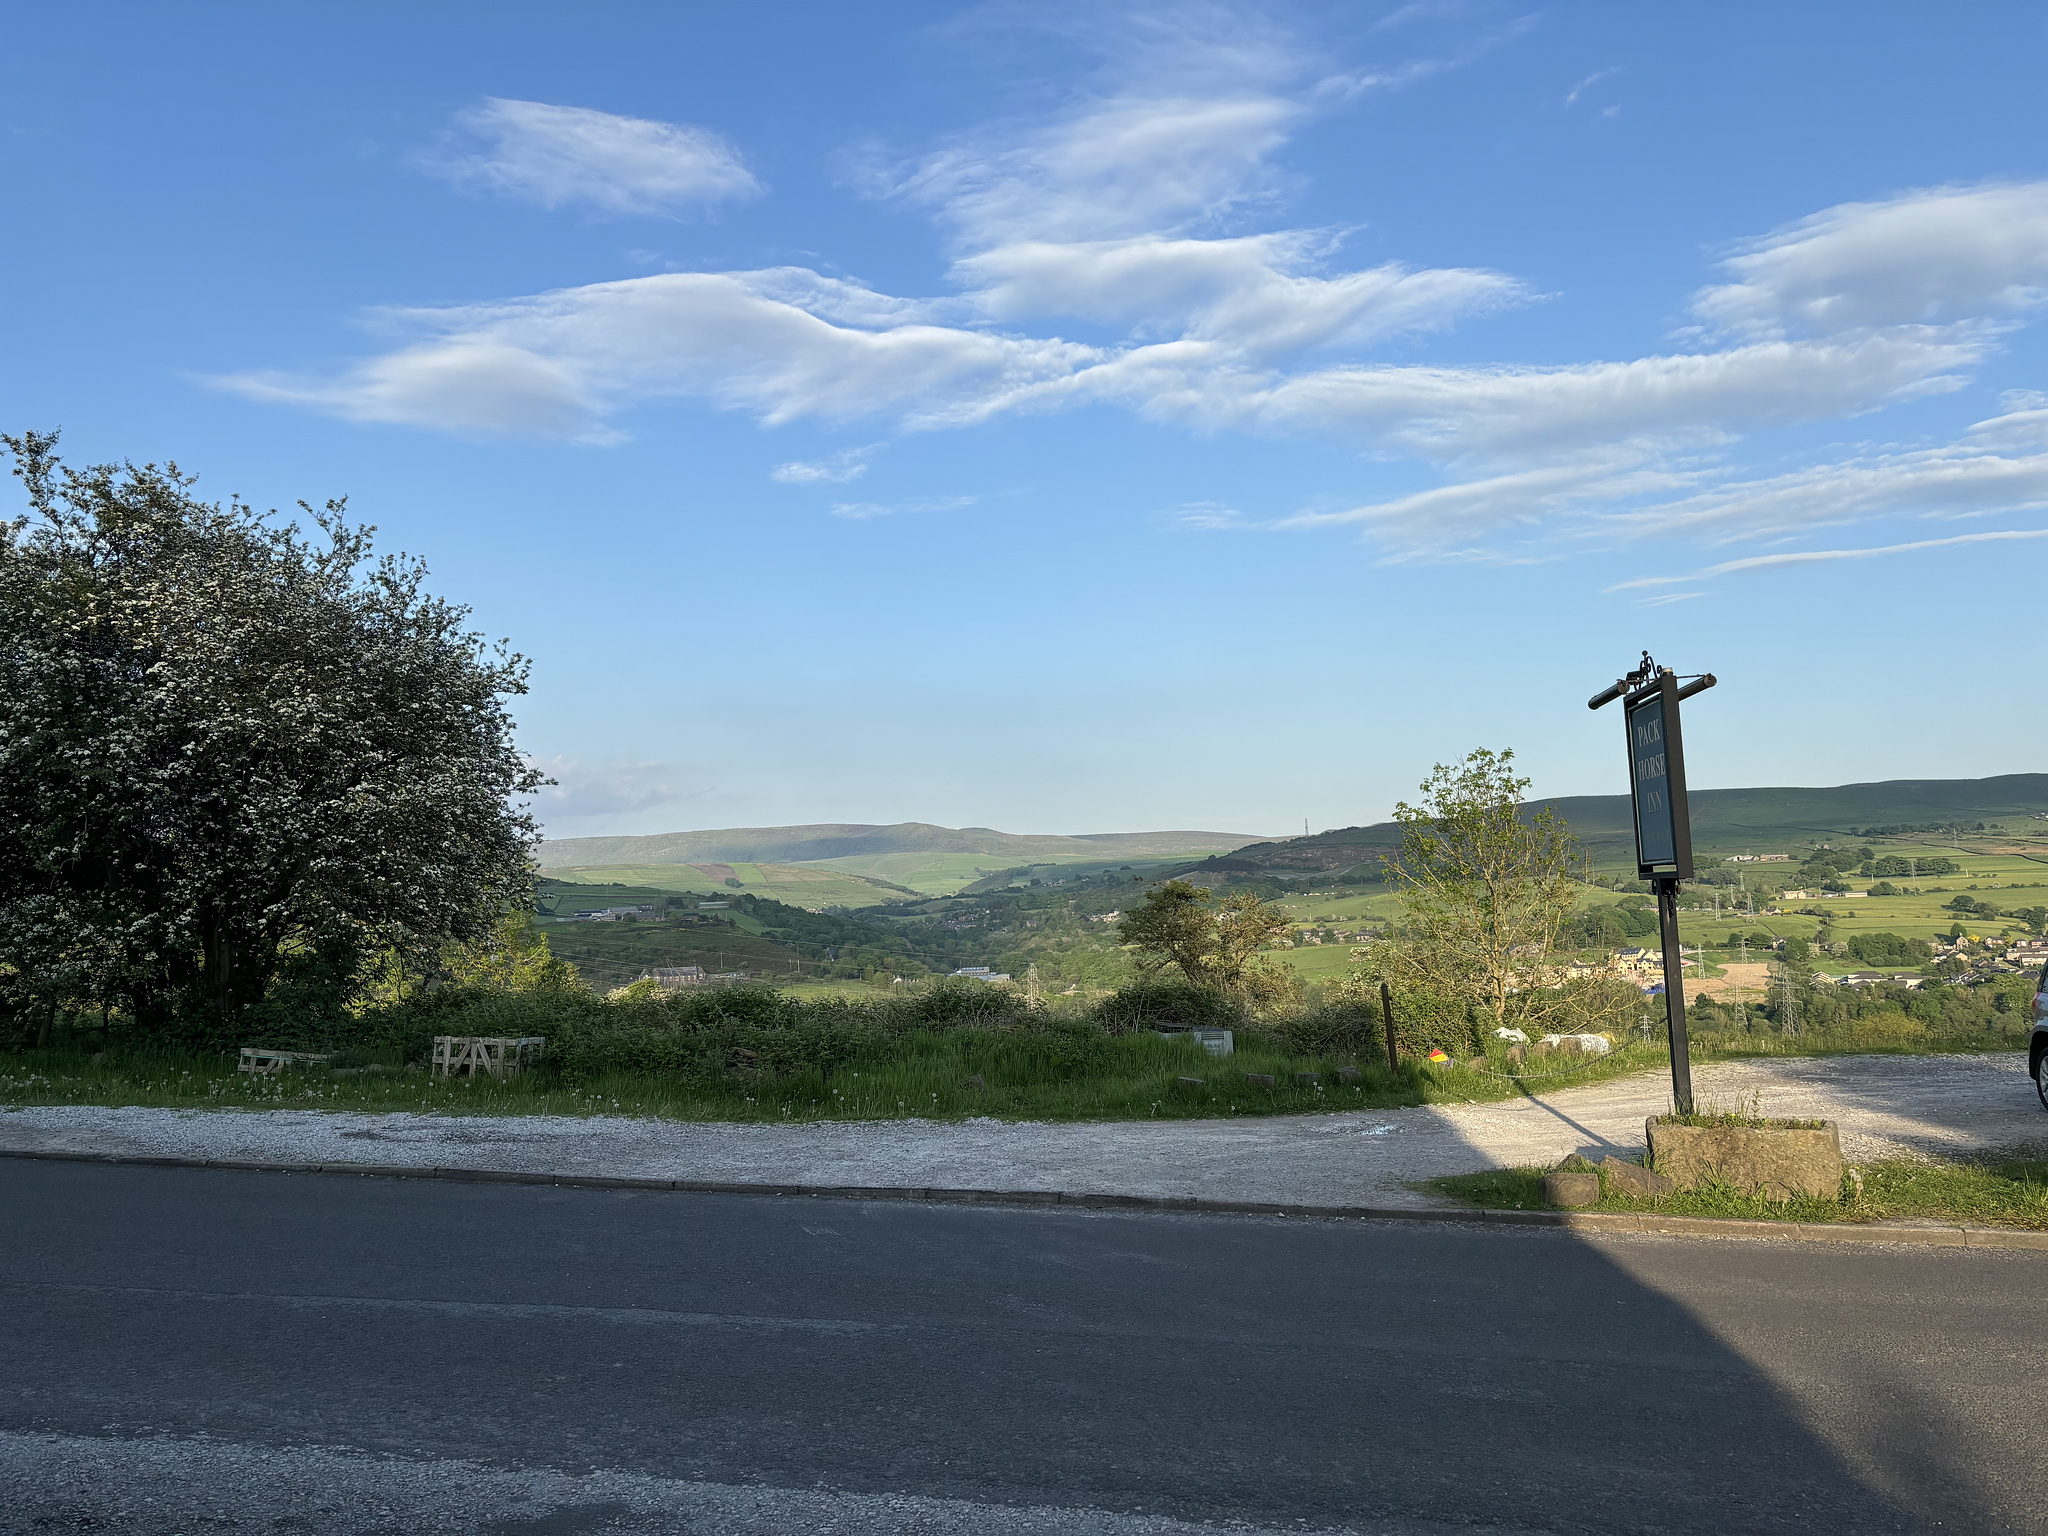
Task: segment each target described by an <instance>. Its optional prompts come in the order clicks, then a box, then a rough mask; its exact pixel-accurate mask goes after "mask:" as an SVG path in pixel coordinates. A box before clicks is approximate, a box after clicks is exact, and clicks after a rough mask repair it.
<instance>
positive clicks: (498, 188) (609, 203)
mask: <svg viewBox="0 0 2048 1536" xmlns="http://www.w3.org/2000/svg"><path fill="white" fill-rule="evenodd" d="M455 130H456V131H455V132H454V133H453V134H452V135H450V137H449V138H448V139H447V141H445V142H444V143H442V144H441V145H440V146H439V147H437V148H436V149H433V150H430V151H427V152H424V153H422V154H421V155H419V156H418V157H417V158H418V162H419V164H420V166H421V168H422V169H424V170H427V171H429V172H431V173H433V174H434V175H436V176H441V177H443V178H445V179H447V180H449V181H452V182H454V183H456V184H457V185H458V186H464V187H470V188H474V189H476V190H479V191H485V192H495V193H499V194H501V195H503V196H506V197H515V198H518V199H520V200H521V201H524V202H529V203H538V204H540V206H541V207H543V208H564V207H570V206H574V205H577V204H582V205H585V206H587V207H590V208H593V209H595V210H597V211H598V212H600V213H606V214H612V215H615V216H621V217H623V216H627V215H654V216H662V217H673V216H675V215H677V214H680V213H683V212H687V211H689V210H690V209H693V208H701V207H706V206H709V205H710V204H713V203H720V202H726V201H730V200H732V199H734V198H747V197H758V196H759V195H760V194H761V193H762V191H764V190H765V189H764V188H763V187H762V185H761V183H760V182H759V181H757V180H756V179H755V177H754V174H753V172H751V171H749V170H748V169H747V168H746V166H745V165H744V164H743V163H742V162H741V160H740V157H739V153H738V151H736V150H735V149H734V148H733V147H732V146H731V145H730V144H728V143H726V141H725V140H724V139H722V138H720V137H719V136H718V135H717V134H715V133H712V132H711V131H710V130H709V129H705V128H697V127H692V126H690V125H688V124H685V123H662V122H654V121H652V120H650V119H647V118H641V117H619V116H616V115H614V114H612V113H610V112H598V111H595V110H593V109H591V108H589V107H563V106H555V105H552V104H550V103H548V102H543V101H513V100H509V99H506V98H504V97H499V96H492V97H487V98H485V99H484V100H483V101H481V102H479V103H478V104H477V105H475V106H473V107H469V108H466V109H465V110H463V111H461V112H459V113H457V114H456V116H455Z"/></svg>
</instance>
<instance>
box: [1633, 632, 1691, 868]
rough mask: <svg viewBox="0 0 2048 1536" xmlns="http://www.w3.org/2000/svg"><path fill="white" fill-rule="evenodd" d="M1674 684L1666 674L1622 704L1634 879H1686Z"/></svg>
mask: <svg viewBox="0 0 2048 1536" xmlns="http://www.w3.org/2000/svg"><path fill="white" fill-rule="evenodd" d="M1677 693H1678V680H1677V679H1676V678H1675V677H1674V676H1672V674H1671V673H1669V672H1664V673H1661V674H1660V675H1659V676H1658V679H1657V683H1656V685H1655V686H1654V687H1650V688H1646V689H1644V690H1643V691H1642V692H1641V693H1638V694H1635V695H1634V696H1633V697H1631V698H1629V699H1628V700H1627V701H1625V703H1624V706H1623V715H1624V717H1625V719H1626V721H1627V724H1628V780H1629V790H1630V794H1631V796H1632V798H1633V799H1634V801H1635V821H1636V875H1637V877H1638V878H1639V879H1644V880H1648V879H1651V878H1653V877H1655V876H1658V875H1662V876H1665V877H1666V878H1670V879H1677V880H1690V879H1691V878H1692V820H1691V818H1690V817H1689V816H1688V815H1687V814H1686V805H1685V750H1684V746H1683V743H1682V742H1681V740H1680V738H1679V733H1678V699H1677V697H1676V695H1677Z"/></svg>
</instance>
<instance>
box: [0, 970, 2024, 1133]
mask: <svg viewBox="0 0 2048 1536" xmlns="http://www.w3.org/2000/svg"><path fill="white" fill-rule="evenodd" d="M805 994H806V995H796V994H795V993H794V992H793V991H791V990H776V989H774V988H771V987H766V986H738V987H729V988H698V989H689V990H686V991H683V992H678V993H674V994H664V993H662V992H661V991H660V990H659V989H658V988H654V987H653V986H651V984H650V985H646V986H642V987H637V988H632V989H628V990H626V991H624V992H621V993H618V994H615V995H612V996H608V997H599V996H597V995H595V994H593V993H591V992H589V991H587V990H585V989H583V988H581V987H578V986H572V985H564V986H556V987H549V986H535V987H529V988H526V989H523V990H522V989H519V988H504V987H497V986H486V985H463V986H453V987H443V988H439V989H435V990H432V991H428V992H425V993H421V994H418V995H415V996H413V997H410V998H407V999H404V1000H402V1001H398V1002H394V1003H389V1004H383V1005H379V1006H377V1007H374V1008H371V1009H368V1010H365V1011H363V1012H361V1013H359V1014H355V1015H352V1016H348V1017H341V1018H331V1019H327V1020H325V1021H322V1020H317V1019H310V1018H305V1017H300V1018H298V1019H297V1021H296V1022H291V1023H283V1024H276V1023H274V1024H272V1025H270V1026H267V1027H266V1026H257V1025H253V1024H252V1025H251V1026H250V1030H249V1032H248V1033H246V1034H242V1037H241V1039H240V1040H238V1041H236V1040H234V1037H233V1036H229V1037H228V1038H227V1039H224V1040H221V1041H220V1042H219V1043H220V1044H223V1045H226V1044H228V1043H230V1041H233V1043H238V1044H249V1045H257V1046H266V1047H270V1048H275V1049H284V1050H300V1051H324V1052H329V1053H332V1055H331V1059H330V1060H329V1061H327V1062H326V1063H325V1064H324V1065H321V1066H316V1067H309V1068H302V1069H295V1070H293V1071H291V1072H288V1073H285V1074H283V1075H282V1076H279V1077H256V1076H251V1075H248V1074H242V1073H238V1072H236V1071H235V1070H234V1068H235V1058H234V1055H233V1054H232V1052H230V1051H226V1050H219V1051H212V1050H204V1051H203V1050H198V1049H186V1050H183V1051H172V1050H168V1049H167V1048H165V1047H164V1046H162V1045H160V1044H156V1043H152V1042H149V1041H147V1040H143V1039H139V1038H136V1037H135V1036H133V1035H131V1034H130V1033H128V1032H127V1031H125V1030H124V1028H123V1027H122V1024H121V1021H120V1020H119V1019H118V1018H116V1019H114V1020H112V1021H111V1022H108V1021H105V1020H99V1019H94V1018H91V1017H87V1018H85V1019H82V1020H81V1019H72V1020H68V1021H66V1022H65V1023H64V1025H63V1027H62V1028H61V1029H60V1030H58V1031H56V1032H55V1038H53V1039H50V1040H48V1041H47V1042H45V1043H43V1044H42V1045H40V1046H39V1047H38V1048H35V1049H28V1050H19V1051H15V1052H11V1053H5V1054H0V1105H8V1104H12V1105H26V1104H96V1105H129V1104H132V1105H157V1106H165V1107H179V1108H203V1107H222V1108H226V1107H238V1108H275V1107H280V1106H292V1107H298V1108H305V1109H348V1110H363V1111H373V1112H374V1111H387V1110H413V1111H443V1112H454V1113H464V1112H490V1113H554V1114H589V1113H605V1114H613V1113H616V1114H631V1115H657V1116H664V1117H671V1118H678V1119H691V1120H739V1121H762V1120H778V1121H779V1120H851V1119H862V1120H865V1119H901V1118H910V1117H923V1118H929V1119H962V1118H969V1117H973V1116H994V1117H997V1118H1002V1119H1034V1120H1121V1119H1150V1118H1168V1119H1180V1118H1208V1117H1225V1118H1227V1117H1230V1116H1234V1115H1273V1114H1310V1113H1317V1112H1323V1111H1329V1110H1336V1109H1383V1108H1393V1107H1398V1106H1405V1105H1419V1104H1427V1103H1447V1104H1449V1103H1476V1102H1483V1101H1488V1100H1499V1099H1506V1098H1513V1097H1517V1096H1522V1095H1530V1094H1549V1093H1554V1092H1557V1091H1560V1090H1563V1089H1567V1088H1572V1087H1577V1086H1581V1085H1584V1084H1588V1083H1597V1082H1602V1081H1608V1080H1611V1079H1614V1078H1618V1077H1623V1076H1627V1075H1630V1074H1633V1073H1641V1072H1657V1073H1661V1072H1663V1071H1664V1070H1665V1069H1666V1066H1667V1056H1666V1053H1665V1050H1664V1047H1663V1045H1662V1043H1661V1041H1659V1040H1657V1039H1656V1037H1655V1036H1654V1035H1653V1036H1651V1037H1650V1038H1649V1039H1642V1038H1639V1037H1631V1038H1626V1039H1624V1041H1623V1043H1622V1044H1621V1045H1620V1046H1619V1047H1618V1048H1617V1049H1616V1050H1614V1051H1613V1052H1611V1053H1609V1054H1608V1055H1605V1056H1601V1057H1593V1058H1583V1057H1576V1056H1568V1055H1559V1054H1543V1053H1540V1052H1536V1053H1532V1054H1531V1055H1530V1057H1529V1059H1528V1060H1527V1061H1526V1062H1521V1063H1518V1064H1511V1063H1510V1061H1509V1059H1508V1057H1507V1055H1506V1054H1505V1052H1506V1047H1505V1043H1504V1042H1498V1041H1497V1042H1495V1046H1496V1048H1495V1050H1494V1051H1493V1052H1492V1053H1491V1054H1489V1055H1487V1056H1469V1055H1468V1056H1464V1057H1462V1059H1460V1060H1456V1061H1451V1062H1445V1063H1439V1064H1436V1065H1429V1064H1427V1063H1426V1062H1425V1061H1424V1059H1423V1058H1424V1056H1425V1055H1426V1053H1427V1052H1428V1050H1429V1049H1430V1046H1431V1043H1432V1041H1433V1040H1434V1039H1436V1038H1439V1037H1441V1038H1451V1037H1452V1036H1453V1035H1454V1034H1455V1033H1457V1032H1464V1033H1466V1034H1467V1035H1468V1038H1469V1035H1470V1033H1472V1031H1470V1029H1469V1027H1468V1026H1467V1025H1466V1023H1465V1021H1463V1020H1462V1019H1451V1020H1449V1021H1446V1020H1445V1019H1442V1018H1436V1017H1434V1016H1433V1015H1432V1014H1431V1013H1430V1012H1429V1010H1427V1009H1426V1008H1424V1007H1422V1006H1420V1003H1419V1002H1417V1003H1414V1004H1412V1005H1411V1006H1409V1007H1407V1008H1406V1009H1403V1010H1397V1019H1398V1022H1399V1026H1400V1030H1401V1047H1402V1052H1403V1057H1404V1062H1405V1065H1404V1066H1403V1068H1402V1069H1401V1070H1400V1071H1398V1072H1396V1071H1392V1070H1390V1069H1389V1068H1388V1067H1387V1065H1386V1060H1385V1056H1384V1035H1383V1032H1382V1029H1381V1027H1380V1024H1379V1020H1378V1017H1377V1010H1376V1009H1373V1008H1366V1007H1361V1006H1360V1005H1358V1004H1357V1003H1356V1001H1355V1000H1353V1001H1345V1000H1344V999H1343V998H1342V997H1341V996H1340V997H1337V998H1334V999H1332V1000H1330V1001H1328V1002H1312V1003H1311V1004H1310V1005H1308V1006H1305V1007H1303V1008H1300V1009H1297V1010H1296V1011H1294V1012H1291V1013H1288V1014H1286V1015H1284V1016H1281V1017H1278V1018H1275V1019H1272V1020H1268V1021H1263V1022H1259V1023H1248V1022H1247V1021H1246V1020H1245V1019H1244V1018H1242V1017H1241V1016H1240V1015H1239V1014H1238V1013H1237V1012H1236V1011H1235V1009H1234V1007H1233V1006H1232V1005H1231V1004H1229V1003H1228V1002H1227V1001H1226V1000H1224V999H1222V998H1221V997H1220V996H1219V995H1217V994H1213V993H1199V992H1196V991H1194V990H1193V989H1189V988H1186V987H1173V986H1153V987H1149V988H1146V987H1139V988H1128V989H1125V990H1124V991H1122V992H1119V993H1116V994H1113V995H1110V996H1108V997H1104V998H1101V999H1098V1000H1095V1001H1092V1002H1087V1001H1082V1000H1078V999H1063V998H1054V999H1048V1000H1046V1001H1044V1002H1042V1003H1031V1002H1028V1001H1026V1000H1025V999H1024V998H1023V997H1022V996H1020V995H1019V993H1018V991H1016V990H1015V989H1004V988H993V987H988V986H984V985H982V984H980V983H976V982H948V983H937V984H927V985H924V986H919V987H915V988H900V989H892V990H891V991H890V992H877V991H876V990H875V989H872V988H852V989H849V990H841V989H834V988H825V987H814V988H806V989H805ZM1702 1017H1703V1019H1704V1018H1707V1017H1718V1016H1717V1015H1710V1014H1709V1011H1708V1010H1705V1009H1703V1010H1702ZM1726 1017H1727V1018H1728V1019H1730V1020H1731V1021H1735V1022H1739V1023H1741V1024H1743V1025H1746V1026H1747V1027H1744V1028H1738V1029H1733V1030H1730V1031H1728V1032H1725V1033H1711V1032H1710V1033H1704V1034H1703V1035H1702V1036H1701V1037H1700V1038H1698V1039H1697V1040H1695V1042H1694V1059H1695V1060H1696V1061H1700V1062H1706V1061H1711V1060H1714V1059H1717V1058H1720V1057H1744V1056H1760V1055H1790V1054H1800V1055H1813V1054H1833V1053H1840V1054H1849V1053H1865V1052H1872V1051H1886V1052H1923V1051H1954V1050H1973V1049H1974V1050H1997V1049H2012V1048H2014V1047H2015V1043H2016V1040H2017V1039H2018V1037H2017V1036H2015V1035H2013V1033H2012V1031H2011V1030H2010V1029H2007V1028H2005V1027H2004V1026H2005V1025H2006V1024H2007V1023H2009V1022H2011V1019H2013V1018H2017V1015H2012V1016H2010V1017H2009V1016H2008V1015H2006V1014H1994V1013H1991V1012H1989V1011H1985V1019H1986V1021H1987V1022H1986V1023H1985V1024H1984V1026H1983V1027H1978V1028H1974V1029H1966V1030H1961V1031H1955V1030H1948V1029H1938V1028H1930V1027H1928V1025H1926V1024H1923V1023H1921V1022H1919V1021H1917V1020H1912V1019H1908V1018H1906V1017H1904V1016H1903V1015H1893V1014H1886V1015H1881V1016H1873V1017H1871V1018H1869V1019H1865V1020H1860V1021H1850V1022H1851V1025H1852V1026H1853V1027H1842V1028H1830V1029H1828V1030H1810V1031H1807V1032H1805V1033H1804V1034H1802V1035H1799V1036H1796V1037H1795V1036H1786V1035H1784V1034H1782V1033H1781V1032H1779V1031H1777V1030H1775V1029H1773V1028H1770V1027H1769V1021H1768V1020H1767V1019H1766V1018H1765V1017H1764V1016H1763V1015H1761V1014H1760V1013H1757V1012H1755V1011H1754V1010H1738V1011H1733V1012H1726ZM1168 1021H1177V1022H1178V1023H1181V1024H1215V1025H1222V1026H1225V1027H1229V1028H1232V1029H1234V1030H1235V1032H1236V1041H1237V1050H1236V1053H1235V1054H1234V1055H1232V1056H1229V1057H1224V1058H1216V1057H1211V1056H1209V1055H1207V1053H1206V1052H1204V1051H1203V1050H1202V1048H1201V1047H1200V1046H1199V1045H1197V1044H1195V1043H1193V1042H1192V1041H1191V1040H1190V1039H1189V1038H1188V1037H1186V1036H1185V1035H1174V1034H1167V1035H1162V1034H1160V1033H1157V1032H1155V1030H1154V1027H1153V1026H1154V1025H1157V1024H1163V1023H1166V1022H1168ZM1945 1022H1947V1020H1946V1016H1945V1015H1944V1016H1941V1017H1938V1018H1936V1019H1935V1020H1934V1023H1935V1024H1936V1025H1940V1024H1942V1023H1945ZM1446 1031H1449V1033H1446ZM237 1033H240V1032H237ZM437 1035H458V1036H459V1035H484V1036H542V1037H544V1038H545V1039H546V1041H547V1052H546V1056H545V1058H544V1060H543V1061H542V1062H541V1064H540V1065H539V1066H538V1068H536V1069H534V1070H532V1071H530V1072H529V1073H527V1074H526V1075H525V1076H523V1077H521V1078H518V1079H516V1080H513V1081H508V1082H503V1083H496V1082H490V1081H483V1082H472V1081H470V1080H467V1079H458V1080H455V1081H452V1082H444V1081H438V1080H436V1079H434V1078H432V1077H431V1076H430V1075H429V1074H427V1072H426V1071H425V1070H424V1064H425V1062H426V1061H427V1059H428V1057H429V1055H430V1053H431V1049H432V1041H433V1039H434V1037H435V1036H437ZM1467 1049H1469V1046H1468V1047H1467ZM1340 1072H1341V1073H1344V1074H1345V1075H1346V1076H1351V1075H1353V1074H1355V1075H1356V1081H1350V1082H1347V1081H1340V1080H1339V1073H1340ZM1255 1077H1270V1078H1271V1079H1272V1080H1273V1081H1272V1083H1271V1085H1270V1086H1269V1085H1267V1084H1265V1083H1263V1082H1254V1081H1252V1079H1253V1078H1255ZM1183 1079H1195V1080H1196V1081H1192V1082H1190V1081H1183Z"/></svg>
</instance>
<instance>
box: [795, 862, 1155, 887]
mask: <svg viewBox="0 0 2048 1536" xmlns="http://www.w3.org/2000/svg"><path fill="white" fill-rule="evenodd" d="M1033 862H1034V864H1042V865H1051V866H1054V867H1055V868H1056V869H1058V871H1059V872H1060V873H1062V874H1066V873H1071V872H1075V870H1076V867H1077V866H1082V867H1085V868H1086V869H1087V870H1100V869H1104V868H1108V869H1121V868H1131V869H1134V870H1135V869H1143V868H1151V867H1155V866H1158V865H1162V864H1164V863H1166V862H1168V861H1166V860H1158V859H1150V860H1147V859H1138V860H1131V859H1125V860H1118V861H1114V862H1109V863H1105V862H1104V860H1103V859H1102V858H1101V857H1100V856H1099V855H1089V854H1084V853H1073V854H1055V855H1049V856H1046V857H1044V858H1040V859H1035V860H1034V861H1033ZM801 867H802V868H805V869H820V870H839V871H844V872H845V873H847V874H853V875H869V876H872V877H873V878H875V879H878V880H888V881H891V882H893V883H895V884H897V885H907V886H909V887H910V888H911V889H912V890H915V891H922V892H924V893H925V894H927V895H930V896H951V895H954V894H955V893H956V892H958V891H960V890H962V889H964V888H965V887H967V886H970V885H972V884H974V882H975V881H977V880H980V879H982V878H984V877H985V876H988V875H993V874H997V873H999V872H1000V871H1002V870H1005V869H1013V868H1016V867H1018V866H1016V865H1014V864H1012V863H1010V862H1008V861H1006V860H1004V859H1002V858H999V857H996V856H994V855H991V854H986V853H869V854H855V855H852V856H849V857H847V858H843V859H824V860H821V861H819V862H818V863H816V864H806V865H803V866H801Z"/></svg>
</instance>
